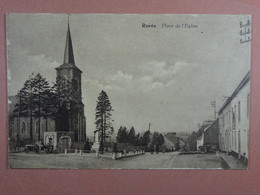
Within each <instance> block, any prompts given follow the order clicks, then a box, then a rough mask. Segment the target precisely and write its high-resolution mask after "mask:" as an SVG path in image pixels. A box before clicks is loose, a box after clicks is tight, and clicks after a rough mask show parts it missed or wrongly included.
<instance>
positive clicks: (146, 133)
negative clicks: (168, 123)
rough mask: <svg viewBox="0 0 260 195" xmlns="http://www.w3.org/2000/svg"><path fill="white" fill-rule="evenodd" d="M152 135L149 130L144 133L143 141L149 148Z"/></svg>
mask: <svg viewBox="0 0 260 195" xmlns="http://www.w3.org/2000/svg"><path fill="white" fill-rule="evenodd" d="M150 135H151V132H150V130H148V131H146V132H145V133H144V135H143V139H142V145H143V146H147V145H148V144H149V143H150Z"/></svg>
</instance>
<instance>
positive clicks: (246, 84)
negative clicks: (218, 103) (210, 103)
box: [218, 72, 250, 159]
mask: <svg viewBox="0 0 260 195" xmlns="http://www.w3.org/2000/svg"><path fill="white" fill-rule="evenodd" d="M249 100H250V72H248V73H247V74H246V75H245V76H244V78H243V79H242V81H241V82H240V84H239V85H238V87H237V88H236V89H235V91H234V92H233V93H232V95H231V96H230V97H229V98H228V99H227V100H226V102H225V103H224V104H223V106H222V107H221V108H220V110H219V111H218V114H219V130H220V132H219V143H220V150H221V151H223V152H227V153H228V154H233V155H234V156H236V157H237V158H245V159H248V137H249V111H250V104H249Z"/></svg>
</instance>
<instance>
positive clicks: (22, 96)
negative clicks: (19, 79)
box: [14, 73, 51, 141]
mask: <svg viewBox="0 0 260 195" xmlns="http://www.w3.org/2000/svg"><path fill="white" fill-rule="evenodd" d="M50 94H51V90H50V86H49V83H48V81H47V80H46V79H45V78H44V77H43V76H42V75H41V74H39V73H38V74H32V75H30V77H29V79H27V80H26V81H25V83H24V86H23V88H22V89H21V90H20V91H19V92H18V94H17V97H18V99H19V102H18V103H17V104H16V105H15V110H14V114H15V115H17V117H18V119H19V118H20V117H21V116H25V117H30V140H31V141H32V140H33V134H32V132H33V130H32V118H33V117H37V118H38V123H37V125H38V127H37V128H38V139H40V121H41V117H42V116H46V115H49V114H50V113H51V111H50V105H49V103H50V96H51V95H50Z"/></svg>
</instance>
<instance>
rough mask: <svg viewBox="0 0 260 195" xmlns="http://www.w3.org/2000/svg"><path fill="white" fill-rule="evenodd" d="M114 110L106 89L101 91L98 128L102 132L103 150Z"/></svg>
mask: <svg viewBox="0 0 260 195" xmlns="http://www.w3.org/2000/svg"><path fill="white" fill-rule="evenodd" d="M112 111H113V109H112V106H111V103H110V100H109V98H108V96H107V94H106V92H105V91H103V90H102V91H101V93H100V94H99V96H98V100H97V106H96V122H95V123H96V130H98V131H99V132H100V134H101V140H100V145H101V146H100V147H101V150H103V145H104V141H105V139H106V137H107V136H109V135H108V133H109V132H108V131H109V129H110V127H111V123H110V119H111V116H112V114H111V112H112Z"/></svg>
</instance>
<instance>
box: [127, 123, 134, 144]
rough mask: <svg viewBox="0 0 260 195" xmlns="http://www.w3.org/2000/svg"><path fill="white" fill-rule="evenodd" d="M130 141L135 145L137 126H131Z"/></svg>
mask: <svg viewBox="0 0 260 195" xmlns="http://www.w3.org/2000/svg"><path fill="white" fill-rule="evenodd" d="M128 142H129V144H132V145H134V144H135V128H134V127H131V129H130V131H129V133H128Z"/></svg>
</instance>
